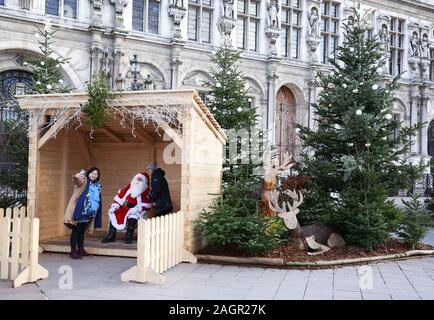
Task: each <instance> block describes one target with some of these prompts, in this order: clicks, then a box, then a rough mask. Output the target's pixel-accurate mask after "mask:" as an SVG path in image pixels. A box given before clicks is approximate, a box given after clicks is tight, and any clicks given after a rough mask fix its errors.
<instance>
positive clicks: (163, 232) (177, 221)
mask: <svg viewBox="0 0 434 320" xmlns="http://www.w3.org/2000/svg"><path fill="white" fill-rule="evenodd" d="M181 262H190V263H196V262H197V259H196V257H195V256H194V255H193V254H191V253H190V252H188V251H187V250H185V249H184V213H183V212H181V211H179V212H177V213H172V214H168V215H164V216H162V217H156V218H152V219H147V220H144V219H142V220H139V227H138V232H137V265H136V266H134V267H132V268H130V269H129V270H127V271H125V272H124V273H123V274H122V275H121V279H122V281H136V282H148V281H151V282H157V283H164V277H163V276H162V275H161V273H163V272H164V271H167V270H168V269H170V268H172V267H173V266H175V265H177V264H178V263H181Z"/></svg>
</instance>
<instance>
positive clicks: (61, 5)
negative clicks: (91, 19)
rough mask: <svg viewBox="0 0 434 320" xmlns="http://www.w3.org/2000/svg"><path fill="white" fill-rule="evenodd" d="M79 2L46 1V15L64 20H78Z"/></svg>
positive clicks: (70, 0) (67, 0) (72, 0)
mask: <svg viewBox="0 0 434 320" xmlns="http://www.w3.org/2000/svg"><path fill="white" fill-rule="evenodd" d="M77 6H78V5H77V0H45V13H46V14H49V15H52V16H58V17H63V18H72V19H77Z"/></svg>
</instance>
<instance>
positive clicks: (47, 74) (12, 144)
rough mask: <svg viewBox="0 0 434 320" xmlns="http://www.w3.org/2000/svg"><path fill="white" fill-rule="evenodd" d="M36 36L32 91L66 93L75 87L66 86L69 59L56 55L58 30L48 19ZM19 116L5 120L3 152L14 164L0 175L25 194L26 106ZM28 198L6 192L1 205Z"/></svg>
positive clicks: (22, 202) (27, 63) (0, 151)
mask: <svg viewBox="0 0 434 320" xmlns="http://www.w3.org/2000/svg"><path fill="white" fill-rule="evenodd" d="M36 29H37V32H36V33H35V37H36V38H37V39H38V43H39V49H40V50H41V56H39V57H27V58H26V59H25V61H24V65H25V66H29V67H30V68H31V69H32V72H33V75H32V78H33V81H32V88H31V89H30V92H28V93H32V94H45V93H66V92H69V91H71V88H70V87H69V86H64V83H63V79H62V75H61V73H60V67H61V65H62V64H64V63H67V61H68V59H66V58H53V57H52V55H53V53H54V51H53V44H54V41H53V40H51V39H52V37H53V34H54V33H55V31H52V26H51V23H50V21H49V20H48V19H46V20H45V24H44V27H43V29H41V28H39V27H38V26H36ZM16 113H17V117H16V119H12V120H7V121H5V123H4V126H5V128H7V130H6V131H7V132H8V134H7V135H6V136H5V137H4V141H3V143H2V144H1V145H0V156H1V157H2V158H5V159H8V161H9V162H11V163H13V164H14V166H13V167H12V168H11V169H10V170H8V171H7V172H5V173H2V175H1V176H0V184H1V185H2V186H6V187H8V188H10V189H12V190H14V191H16V192H18V194H24V193H25V191H26V190H27V162H28V137H27V131H28V113H27V112H26V111H25V110H21V109H18V108H17V110H16ZM25 204H26V198H25V197H23V198H16V197H9V196H2V197H1V198H0V206H1V207H13V206H15V205H25Z"/></svg>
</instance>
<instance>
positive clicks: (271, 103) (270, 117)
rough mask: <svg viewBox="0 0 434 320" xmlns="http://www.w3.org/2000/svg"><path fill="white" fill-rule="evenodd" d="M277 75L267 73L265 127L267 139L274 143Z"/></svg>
mask: <svg viewBox="0 0 434 320" xmlns="http://www.w3.org/2000/svg"><path fill="white" fill-rule="evenodd" d="M277 79H279V76H278V75H277V74H276V73H275V72H270V73H269V74H268V75H267V84H268V94H267V96H268V105H267V129H268V139H267V140H268V141H269V142H271V143H274V142H275V141H276V132H275V131H276V128H275V127H276V126H275V123H276V119H275V118H276V80H277Z"/></svg>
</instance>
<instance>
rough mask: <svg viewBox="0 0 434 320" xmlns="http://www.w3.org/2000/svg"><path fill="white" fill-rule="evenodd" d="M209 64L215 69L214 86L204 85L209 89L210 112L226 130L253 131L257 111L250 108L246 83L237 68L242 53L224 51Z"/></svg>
mask: <svg viewBox="0 0 434 320" xmlns="http://www.w3.org/2000/svg"><path fill="white" fill-rule="evenodd" d="M210 60H211V62H213V63H215V64H216V68H212V69H211V74H212V77H213V79H214V83H210V82H206V83H205V86H207V87H209V88H210V91H209V93H208V95H207V96H208V101H207V106H208V108H209V109H210V110H211V112H212V114H213V115H214V117H215V118H216V120H217V122H218V123H219V124H220V126H221V127H222V128H224V129H236V130H238V129H242V128H251V127H252V126H253V125H254V124H255V123H256V110H255V109H254V108H249V107H248V99H249V98H248V97H247V92H246V88H245V87H246V81H245V80H244V78H243V74H242V72H241V71H240V70H239V66H238V64H239V63H240V52H238V51H235V50H233V49H231V48H228V47H221V48H219V49H218V50H217V51H216V53H215V54H214V55H212V56H211V58H210Z"/></svg>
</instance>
